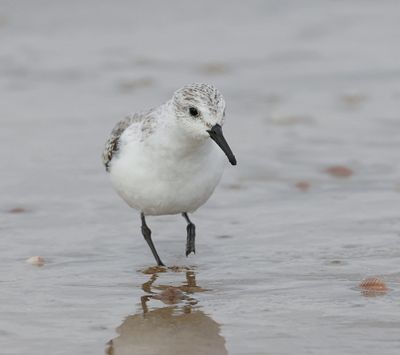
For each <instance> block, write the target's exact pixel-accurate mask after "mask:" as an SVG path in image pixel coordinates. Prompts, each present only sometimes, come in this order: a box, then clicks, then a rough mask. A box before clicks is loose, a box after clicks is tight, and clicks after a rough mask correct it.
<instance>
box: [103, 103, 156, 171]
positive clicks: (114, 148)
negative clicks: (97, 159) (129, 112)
mask: <svg viewBox="0 0 400 355" xmlns="http://www.w3.org/2000/svg"><path fill="white" fill-rule="evenodd" d="M153 112H154V110H150V111H147V112H143V113H135V114H134V115H133V116H129V117H125V118H124V119H123V120H121V121H119V122H118V123H117V124H116V125H115V127H114V128H113V130H112V131H111V134H110V137H109V138H108V139H107V142H106V146H105V148H104V151H103V164H104V166H105V167H106V170H107V171H109V167H110V163H111V160H112V158H113V156H114V155H115V154H116V153H117V152H118V150H119V140H120V138H121V135H122V133H124V132H125V130H126V129H127V128H129V127H130V126H131V125H132V124H135V123H136V124H141V131H142V132H143V133H144V136H148V135H149V134H151V132H152V130H153V128H154V117H153V116H152V113H153Z"/></svg>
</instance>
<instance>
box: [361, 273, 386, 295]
mask: <svg viewBox="0 0 400 355" xmlns="http://www.w3.org/2000/svg"><path fill="white" fill-rule="evenodd" d="M359 287H360V288H361V290H362V293H363V294H364V295H365V296H377V295H382V294H385V293H386V292H387V291H388V288H387V286H386V283H385V281H383V280H382V279H378V278H376V277H368V278H366V279H364V280H363V281H361V283H360V285H359Z"/></svg>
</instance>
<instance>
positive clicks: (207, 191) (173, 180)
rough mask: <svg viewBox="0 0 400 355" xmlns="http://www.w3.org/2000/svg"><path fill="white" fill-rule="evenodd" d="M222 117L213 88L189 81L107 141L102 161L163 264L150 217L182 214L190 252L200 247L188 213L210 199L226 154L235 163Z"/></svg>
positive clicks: (222, 104)
mask: <svg viewBox="0 0 400 355" xmlns="http://www.w3.org/2000/svg"><path fill="white" fill-rule="evenodd" d="M224 117H225V100H224V98H223V97H222V95H221V94H220V92H219V91H218V90H217V89H216V88H215V87H213V86H211V85H208V84H190V85H186V86H184V87H182V88H181V89H179V90H177V91H175V93H174V94H173V96H172V98H171V99H170V100H169V101H167V102H166V103H164V104H162V105H160V106H159V107H157V108H153V109H150V110H148V111H144V112H140V113H136V114H134V115H133V116H130V117H126V118H125V119H124V120H122V121H120V122H119V123H117V125H116V126H115V127H114V129H113V130H112V132H111V135H110V137H109V138H108V140H107V142H106V146H105V149H104V152H103V163H104V166H105V168H106V170H107V171H108V172H109V175H110V178H111V183H112V185H113V187H114V188H115V190H116V191H117V193H118V194H119V195H120V196H121V197H122V199H123V200H124V201H125V202H126V203H127V204H128V205H129V206H130V207H132V208H134V209H136V210H138V211H139V212H140V217H141V222H142V227H141V229H142V234H143V237H144V239H145V240H146V242H147V243H148V245H149V247H150V249H151V251H152V253H153V255H154V258H155V260H156V262H157V265H159V266H164V263H163V262H162V261H161V259H160V257H159V255H158V253H157V250H156V248H155V246H154V243H153V241H152V239H151V230H150V228H149V227H148V225H147V223H146V216H157V215H173V214H182V216H183V217H184V218H185V220H186V222H187V227H186V230H187V238H186V256H188V255H189V254H190V253H191V252H193V253H195V252H196V249H195V235H196V227H195V225H194V224H193V222H192V221H191V220H190V219H189V215H188V214H189V213H192V212H194V211H195V210H197V209H198V208H199V207H200V206H201V205H203V204H204V203H205V202H206V201H207V200H208V199H209V197H210V196H211V194H212V193H213V191H214V189H215V187H216V186H217V184H218V182H219V181H220V179H221V177H222V173H223V170H224V166H225V165H226V157H227V158H228V160H229V162H230V163H231V164H232V165H236V158H235V156H234V155H233V153H232V151H231V149H230V147H229V145H228V143H227V142H226V140H225V138H224V135H223V133H222V125H223V122H224ZM215 143H216V144H215ZM223 153H225V155H226V157H225V156H224V154H223Z"/></svg>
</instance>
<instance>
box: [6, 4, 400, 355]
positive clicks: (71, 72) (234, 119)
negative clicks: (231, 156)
mask: <svg viewBox="0 0 400 355" xmlns="http://www.w3.org/2000/svg"><path fill="white" fill-rule="evenodd" d="M182 4H183V3H180V2H177V1H172V2H168V4H167V3H160V4H158V3H157V2H154V1H149V2H146V5H145V4H139V3H133V2H125V1H118V2H114V3H113V5H111V3H110V4H98V3H97V2H95V1H87V2H85V3H84V4H79V5H78V3H76V4H69V3H68V2H66V1H65V2H64V1H63V2H58V3H57V4H56V3H53V2H47V1H36V2H35V4H33V3H32V2H29V1H19V2H14V1H3V2H2V4H1V7H0V41H1V43H2V46H1V48H0V97H1V105H0V122H1V129H0V144H1V149H0V158H1V162H2V169H1V175H0V177H1V178H0V181H1V184H0V189H1V191H0V193H1V196H2V199H1V202H0V235H1V242H0V354H4V355H14V354H15V355H17V354H18V355H20V354H40V355H42V354H52V355H57V354H102V353H104V352H106V353H107V352H108V354H142V353H143V354H151V353H153V354H158V353H161V352H162V353H163V354H169V353H171V354H180V353H182V354H188V353H191V354H196V353H210V354H226V353H229V354H246V355H256V354H293V353H296V354H318V355H321V354H355V353H362V354H376V353H377V352H379V353H381V354H385V355H390V354H398V353H399V350H400V339H399V336H398V334H399V329H400V317H399V315H398V307H399V296H400V267H399V265H400V263H399V262H400V251H399V241H400V218H399V215H400V169H399V166H400V165H399V146H400V117H399V112H400V105H399V100H400V80H399V79H400V70H399V65H398V63H399V62H400V50H399V46H398V38H399V35H400V25H399V21H398V10H399V6H398V3H397V2H396V1H386V2H384V3H376V2H372V1H366V2H358V1H354V2H351V3H346V4H344V3H343V2H334V1H330V2H321V1H310V2H304V3H303V4H302V5H301V6H300V5H296V4H295V3H294V2H288V1H268V2H264V1H254V2H249V3H246V4H243V3H242V2H240V1H235V2H231V4H230V6H229V11H228V10H227V8H226V5H224V4H220V3H214V2H211V1H205V2H201V3H200V2H199V3H198V4H191V5H190V6H189V5H185V6H183V5H182ZM156 5H157V6H159V7H160V10H159V11H156V12H155V11H154V8H155V7H156ZM193 81H206V82H210V83H213V84H215V85H216V86H217V87H218V88H219V89H220V90H221V92H222V93H223V94H224V96H225V99H226V101H227V103H228V107H227V119H226V126H225V128H224V131H225V134H226V137H227V139H228V140H229V143H230V145H231V147H232V149H233V150H234V152H235V154H236V157H237V159H238V166H237V167H230V166H228V164H227V169H226V172H225V175H224V178H223V180H222V182H221V184H220V186H219V188H218V189H217V190H216V192H215V194H214V196H213V197H212V198H211V199H210V201H209V202H208V203H207V204H206V205H205V206H203V208H201V209H200V210H199V211H197V212H196V213H195V214H194V215H193V218H192V219H193V221H194V223H196V226H197V233H198V237H197V246H196V252H197V254H196V255H195V256H193V255H192V256H190V257H189V258H186V257H185V256H184V252H185V239H186V229H185V228H186V226H185V222H184V220H183V219H182V218H181V217H180V216H165V217H159V218H150V219H149V220H148V224H149V226H150V227H151V228H152V230H153V236H154V241H155V244H156V246H157V249H158V251H159V254H160V256H161V257H162V259H163V261H164V262H165V263H167V265H169V266H177V267H176V268H173V269H167V270H158V269H154V270H149V269H148V268H149V267H150V266H152V265H153V263H154V261H153V257H152V255H151V253H150V251H149V249H148V247H147V245H146V243H145V242H144V240H143V238H142V237H141V235H140V220H139V216H138V215H136V214H135V212H134V211H132V210H130V209H129V208H128V207H127V206H126V205H125V204H124V203H123V201H122V200H120V199H119V197H118V196H117V195H116V194H115V192H114V191H113V190H112V188H111V185H110V183H109V181H108V177H107V174H106V173H105V171H104V169H103V167H102V165H101V159H100V155H101V152H102V149H103V145H104V142H105V139H106V137H107V135H108V134H109V132H110V130H111V129H112V127H113V125H114V124H115V122H116V121H117V120H118V119H120V118H122V117H124V116H125V115H127V114H129V113H132V112H134V111H136V110H141V109H145V108H148V107H152V106H154V105H158V104H159V103H160V102H163V101H165V100H167V99H168V98H169V97H170V95H171V93H172V92H173V91H174V90H175V89H177V88H179V87H180V86H182V85H183V84H185V83H188V82H193ZM37 255H40V256H42V257H43V258H44V260H45V262H44V265H43V266H36V265H33V264H30V263H27V262H26V261H25V260H26V259H28V258H29V257H32V256H37ZM162 271H165V272H162ZM367 277H378V278H380V279H382V280H383V281H384V282H385V283H386V285H387V290H386V291H385V292H380V293H377V294H371V293H366V292H365V290H363V289H362V288H360V287H359V284H360V283H361V282H362V280H364V279H365V278H367ZM166 292H167V294H166ZM188 348H190V350H188ZM143 349H145V350H143ZM149 349H152V352H149ZM210 349H213V350H210ZM146 351H147V352H146ZM212 351H213V352H212Z"/></svg>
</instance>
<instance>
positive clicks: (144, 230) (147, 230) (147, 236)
mask: <svg viewBox="0 0 400 355" xmlns="http://www.w3.org/2000/svg"><path fill="white" fill-rule="evenodd" d="M140 217H141V219H142V234H143V237H144V239H145V240H146V242H147V244H148V245H149V247H150V249H151V252H152V253H153V255H154V258H155V259H156V261H157V265H158V266H165V265H164V264H163V262H162V261H161V259H160V257H159V256H158V254H157V250H156V247H155V246H154V244H153V241H152V240H151V230H150V228H149V227H148V226H147V224H146V219H145V218H144V214H143V213H141V214H140Z"/></svg>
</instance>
